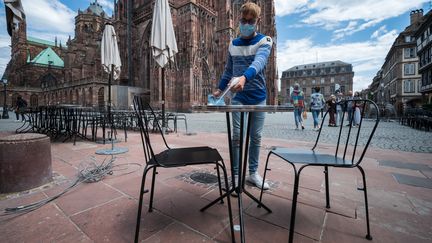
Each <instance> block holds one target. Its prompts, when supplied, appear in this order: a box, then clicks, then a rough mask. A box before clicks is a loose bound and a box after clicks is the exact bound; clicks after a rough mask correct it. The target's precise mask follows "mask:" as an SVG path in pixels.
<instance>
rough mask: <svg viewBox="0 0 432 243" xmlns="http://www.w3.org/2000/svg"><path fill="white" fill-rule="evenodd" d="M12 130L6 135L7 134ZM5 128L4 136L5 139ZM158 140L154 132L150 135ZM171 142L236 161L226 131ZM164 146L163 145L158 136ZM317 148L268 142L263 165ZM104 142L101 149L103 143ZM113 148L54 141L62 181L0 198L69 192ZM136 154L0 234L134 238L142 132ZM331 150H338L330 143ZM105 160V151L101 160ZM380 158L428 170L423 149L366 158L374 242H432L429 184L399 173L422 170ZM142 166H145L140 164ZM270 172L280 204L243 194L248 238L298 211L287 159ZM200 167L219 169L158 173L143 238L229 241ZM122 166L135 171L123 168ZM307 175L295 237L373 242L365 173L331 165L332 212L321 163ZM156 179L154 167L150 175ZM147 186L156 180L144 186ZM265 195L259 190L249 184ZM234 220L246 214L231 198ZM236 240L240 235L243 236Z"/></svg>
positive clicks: (11, 202)
mask: <svg viewBox="0 0 432 243" xmlns="http://www.w3.org/2000/svg"><path fill="white" fill-rule="evenodd" d="M1 134H4V133H1ZM1 134H0V135H1ZM151 136H152V138H153V136H154V135H151ZM167 140H168V143H169V144H170V145H171V146H172V147H184V146H198V145H208V146H212V147H215V148H217V149H218V150H219V151H220V152H221V154H222V156H223V158H224V160H225V163H226V164H227V166H228V167H229V159H228V158H229V156H228V146H227V143H226V134H224V133H205V132H199V133H197V134H196V135H194V136H185V135H183V134H181V133H179V134H170V135H168V136H167ZM156 141H157V144H156V146H155V147H156V149H157V150H159V151H160V150H161V149H162V148H163V146H162V143H161V140H156ZM281 144H282V145H284V146H288V147H290V148H296V147H302V148H310V147H311V146H312V142H307V141H303V142H301V141H300V142H299V141H294V140H285V139H280V138H264V139H263V145H264V146H263V147H262V152H261V155H260V160H261V165H260V168H259V171H260V173H262V172H263V161H265V159H266V156H267V152H268V151H269V149H270V148H271V147H272V146H278V145H281ZM95 146H96V147H95ZM105 146H109V145H100V144H93V143H89V142H88V141H78V142H77V146H73V145H72V143H70V142H68V143H53V144H52V152H53V155H54V156H53V170H54V174H56V175H58V176H57V177H58V178H60V179H59V181H58V183H53V184H52V185H51V186H47V187H41V188H38V189H35V190H33V191H31V192H29V193H21V194H9V195H0V209H4V208H6V207H13V206H18V205H22V204H26V203H31V202H35V201H37V200H40V199H44V198H47V197H48V196H52V195H54V194H55V193H57V192H60V191H62V189H63V188H65V187H66V186H67V185H68V183H71V182H72V181H73V180H74V178H75V175H76V173H77V169H78V168H79V165H80V163H81V162H83V161H88V160H89V158H91V157H92V156H95V154H94V152H95V151H96V150H97V149H100V148H104V147H105ZM118 146H121V147H128V148H129V150H130V151H129V152H128V153H126V154H124V155H121V156H118V157H117V158H116V161H115V163H117V164H123V166H124V165H125V164H126V165H128V164H129V166H127V167H126V168H127V169H126V170H125V171H122V170H119V171H115V172H114V174H113V175H109V176H107V177H106V178H105V179H104V180H103V181H101V182H98V183H93V184H83V185H80V186H78V187H77V188H75V189H74V190H73V191H71V192H69V193H67V194H66V195H64V196H62V197H61V198H59V199H57V200H55V201H54V202H51V203H49V204H48V205H45V206H44V207H42V208H40V209H38V210H36V211H33V212H31V213H28V214H25V215H21V216H18V217H15V218H12V219H9V218H7V217H4V216H0V235H1V236H2V237H3V238H2V241H5V242H108V241H109V242H131V240H132V239H133V233H134V228H135V220H136V212H137V206H138V200H137V199H138V196H139V187H140V183H141V174H142V171H143V165H144V161H143V153H142V147H141V144H140V135H139V134H138V133H136V132H130V133H128V142H127V143H125V142H121V143H119V144H118ZM323 147H324V149H323V151H331V150H333V149H334V147H333V146H332V145H331V144H324V146H323ZM96 158H97V159H98V161H102V160H103V159H104V158H105V157H104V156H97V157H96ZM380 160H393V161H406V163H413V164H424V165H428V166H430V165H431V164H430V156H429V154H425V153H412V152H401V151H394V150H385V149H379V148H372V149H370V151H369V152H368V153H367V154H366V158H365V160H364V162H363V164H362V166H363V167H364V169H365V171H366V174H367V183H368V192H369V209H370V216H371V231H372V236H373V237H374V240H373V241H372V242H408V241H411V242H430V241H432V233H431V232H432V193H431V189H428V188H422V187H414V186H410V185H404V184H400V183H398V182H397V181H396V180H395V178H394V177H393V175H392V173H399V174H403V175H410V176H415V175H417V176H418V175H421V172H419V171H415V174H413V171H412V170H407V169H404V168H396V167H386V166H380V165H379V161H380ZM137 163H138V164H140V165H141V167H139V166H138V165H136V164H137ZM271 169H272V170H271V171H269V173H268V179H269V180H270V182H271V183H270V184H271V189H270V190H269V191H267V192H265V193H264V197H263V198H264V202H265V203H267V204H268V206H269V207H270V208H272V209H273V210H274V213H272V214H268V213H266V211H265V210H264V209H260V208H257V207H256V204H255V203H253V202H252V201H251V200H250V199H248V198H245V199H244V205H245V209H246V212H245V222H246V224H245V225H246V239H247V242H286V241H287V239H288V229H289V228H288V227H289V218H290V212H291V198H292V184H293V175H292V173H293V172H292V169H291V168H290V167H289V166H288V165H287V164H286V163H285V162H282V161H277V160H274V161H273V160H272V162H271ZM196 171H206V172H209V173H215V172H214V169H213V168H212V167H211V166H192V167H181V168H174V169H172V168H171V169H160V170H158V175H157V178H156V189H155V198H154V211H153V212H151V213H148V212H147V209H148V205H149V194H148V193H146V194H144V203H143V204H144V205H143V214H142V217H141V220H142V226H141V228H140V240H141V241H142V242H182V241H185V242H230V233H229V223H228V211H227V206H226V203H227V202H226V200H225V203H224V204H217V205H216V206H215V207H213V208H210V209H208V210H207V211H206V212H200V211H199V209H200V208H201V207H202V206H203V205H205V204H206V203H208V202H210V200H212V199H214V198H216V197H217V196H218V195H219V191H218V189H217V187H216V186H215V185H209V186H206V185H202V184H199V183H192V182H191V180H188V179H187V176H188V175H189V176H190V174H191V173H193V172H196ZM124 172H127V173H126V174H124ZM302 177H303V178H302V179H301V182H300V183H301V185H300V186H301V187H300V194H299V204H298V211H297V220H296V225H297V227H296V232H295V242H366V240H365V239H364V236H365V234H366V221H365V213H364V212H365V208H364V198H363V193H362V192H361V191H358V190H357V187H361V186H362V180H361V176H360V173H359V172H358V171H357V170H347V169H333V168H331V169H330V195H331V206H332V207H331V208H330V209H326V208H325V187H324V184H323V178H324V175H323V172H322V169H316V168H314V169H310V170H308V169H307V170H305V171H304V174H303V175H302ZM424 178H427V177H426V176H424ZM150 182H151V173H149V176H148V178H147V180H146V183H147V185H149V184H150ZM146 188H148V186H146ZM247 188H248V189H249V191H250V192H251V193H252V194H253V195H255V196H259V190H257V189H256V188H252V187H251V186H250V185H248V186H247ZM232 205H233V210H234V213H235V214H234V216H235V219H234V220H235V224H238V218H237V217H238V216H237V215H236V212H237V210H238V207H237V203H236V201H235V198H232ZM235 236H236V239H239V237H240V236H239V234H238V232H237V233H236V235H235Z"/></svg>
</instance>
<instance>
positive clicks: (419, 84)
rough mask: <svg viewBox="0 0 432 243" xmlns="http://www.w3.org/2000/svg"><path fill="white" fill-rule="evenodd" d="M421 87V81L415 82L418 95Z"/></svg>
mask: <svg viewBox="0 0 432 243" xmlns="http://www.w3.org/2000/svg"><path fill="white" fill-rule="evenodd" d="M421 86H422V81H421V79H419V80H417V92H418V93H420V90H421Z"/></svg>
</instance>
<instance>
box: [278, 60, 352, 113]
mask: <svg viewBox="0 0 432 243" xmlns="http://www.w3.org/2000/svg"><path fill="white" fill-rule="evenodd" d="M353 78H354V72H353V68H352V65H351V64H348V63H345V62H342V61H331V62H320V63H311V64H304V65H298V66H294V67H292V68H289V69H287V70H285V71H284V72H283V73H282V78H281V97H282V100H281V103H282V104H286V103H289V102H290V88H291V87H293V86H294V84H295V83H298V84H299V85H300V88H301V89H302V90H303V93H304V95H305V96H306V97H310V95H311V94H312V88H314V87H317V86H319V87H320V88H321V91H320V92H321V93H322V94H323V95H324V97H325V99H328V98H329V96H330V95H331V94H334V93H335V91H336V89H337V87H339V91H341V92H342V93H344V94H345V92H348V91H350V90H351V91H352V89H353Z"/></svg>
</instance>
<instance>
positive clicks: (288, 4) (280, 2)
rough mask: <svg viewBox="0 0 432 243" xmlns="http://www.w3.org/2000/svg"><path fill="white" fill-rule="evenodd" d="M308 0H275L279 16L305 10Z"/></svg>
mask: <svg viewBox="0 0 432 243" xmlns="http://www.w3.org/2000/svg"><path fill="white" fill-rule="evenodd" d="M308 2H309V1H308V0H275V10H276V15H277V16H284V15H288V14H292V13H296V12H302V11H304V10H305V8H306V5H307V3H308Z"/></svg>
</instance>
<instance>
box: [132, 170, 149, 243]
mask: <svg viewBox="0 0 432 243" xmlns="http://www.w3.org/2000/svg"><path fill="white" fill-rule="evenodd" d="M150 169H151V168H147V166H146V167H145V168H144V173H143V177H142V180H141V189H140V198H139V203H138V215H137V222H136V228H135V241H134V242H135V243H137V242H138V238H139V230H140V223H141V210H142V203H143V197H144V186H145V179H146V175H147V172H148V171H149V170H150Z"/></svg>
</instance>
